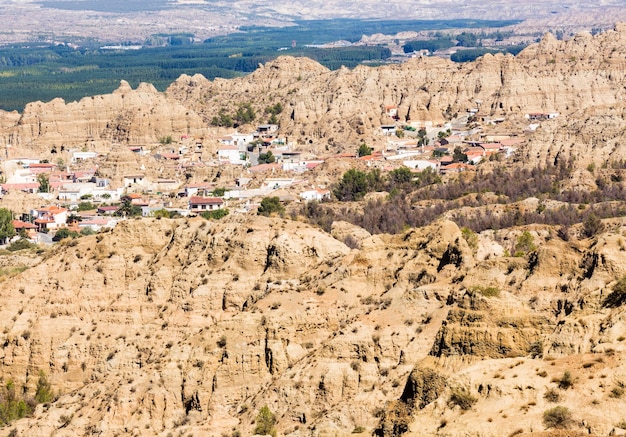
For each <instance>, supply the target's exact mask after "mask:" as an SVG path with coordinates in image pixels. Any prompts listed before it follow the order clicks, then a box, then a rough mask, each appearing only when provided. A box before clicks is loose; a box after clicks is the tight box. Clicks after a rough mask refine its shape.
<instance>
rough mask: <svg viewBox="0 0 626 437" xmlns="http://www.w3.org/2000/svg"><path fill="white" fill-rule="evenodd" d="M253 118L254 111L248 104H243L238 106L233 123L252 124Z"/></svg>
mask: <svg viewBox="0 0 626 437" xmlns="http://www.w3.org/2000/svg"><path fill="white" fill-rule="evenodd" d="M255 118H256V114H255V113H254V109H252V105H251V104H250V103H243V104H241V105H239V108H237V112H236V113H235V121H236V122H237V124H246V123H252V122H253V121H254V119H255Z"/></svg>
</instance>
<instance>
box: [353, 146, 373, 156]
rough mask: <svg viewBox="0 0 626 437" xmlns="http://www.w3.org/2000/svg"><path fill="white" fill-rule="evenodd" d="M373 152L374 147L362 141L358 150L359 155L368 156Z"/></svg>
mask: <svg viewBox="0 0 626 437" xmlns="http://www.w3.org/2000/svg"><path fill="white" fill-rule="evenodd" d="M371 154H372V148H371V147H369V146H368V145H367V144H365V143H362V144H361V145H360V146H359V150H358V151H357V155H358V156H359V157H361V156H368V155H371Z"/></svg>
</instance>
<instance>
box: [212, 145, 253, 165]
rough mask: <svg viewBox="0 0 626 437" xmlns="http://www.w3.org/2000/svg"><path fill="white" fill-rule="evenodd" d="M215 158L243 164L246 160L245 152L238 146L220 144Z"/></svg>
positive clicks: (225, 161) (223, 161) (224, 161)
mask: <svg viewBox="0 0 626 437" xmlns="http://www.w3.org/2000/svg"><path fill="white" fill-rule="evenodd" d="M217 159H218V160H219V161H220V162H222V163H229V164H235V165H243V164H245V163H246V162H247V161H246V154H245V152H241V151H240V150H239V147H238V146H221V147H220V148H219V149H217Z"/></svg>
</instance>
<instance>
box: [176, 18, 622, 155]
mask: <svg viewBox="0 0 626 437" xmlns="http://www.w3.org/2000/svg"><path fill="white" fill-rule="evenodd" d="M625 40H626V26H624V25H617V26H616V27H615V29H614V30H611V31H608V32H605V33H602V34H599V35H596V36H591V34H589V33H581V34H578V35H577V36H576V37H574V38H572V39H570V40H568V41H558V40H556V39H555V38H554V37H553V36H552V35H551V34H547V35H546V36H545V37H544V38H543V39H542V40H541V42H539V43H538V44H534V45H531V46H529V47H528V48H527V49H525V50H524V51H522V52H521V53H520V54H519V55H518V56H517V57H513V56H510V55H508V56H504V55H496V56H492V55H486V56H484V57H482V58H480V59H478V60H477V61H476V62H472V63H467V64H455V63H452V62H449V61H445V60H442V59H438V58H422V59H415V60H412V61H409V62H407V63H405V64H402V65H393V66H381V67H376V68H373V67H366V66H360V67H357V68H355V69H353V70H348V69H344V68H342V69H339V70H337V71H328V70H325V69H324V68H322V67H320V66H319V65H317V64H315V63H314V62H312V61H310V60H306V59H293V58H279V59H277V60H276V61H273V62H270V63H268V64H266V65H265V66H262V67H261V68H259V70H257V71H256V72H255V73H253V74H251V75H249V76H246V77H243V78H237V79H233V80H228V81H224V80H216V81H214V82H210V81H207V80H205V79H204V78H202V77H199V76H194V77H193V78H189V77H181V78H180V79H179V80H177V81H176V82H175V83H173V84H172V85H171V86H170V88H169V89H168V91H167V94H168V95H169V96H171V97H173V98H176V99H178V100H180V101H181V102H182V103H183V104H184V105H187V106H189V107H191V108H193V109H194V110H196V111H197V112H198V113H201V114H202V115H203V116H204V118H205V120H207V121H208V120H210V118H211V117H212V116H213V115H215V114H216V113H217V112H218V110H219V109H220V108H230V109H232V107H233V106H234V105H235V104H236V103H238V102H252V103H253V105H254V106H255V108H256V109H257V113H259V114H260V113H262V112H263V109H264V108H265V107H266V106H267V105H269V104H274V103H277V102H281V103H282V104H283V105H284V107H285V110H284V111H283V113H282V114H281V115H280V123H281V128H282V132H283V133H284V134H285V135H287V136H289V137H290V138H294V139H297V140H298V141H299V142H300V143H301V144H303V145H304V144H307V145H308V144H310V143H314V144H318V145H325V144H328V145H330V146H334V145H338V147H339V146H342V147H346V146H348V145H349V146H350V147H353V145H354V144H355V143H356V142H357V141H358V140H360V139H367V140H368V141H372V142H374V144H376V143H377V142H380V137H378V138H377V137H376V136H375V135H374V129H375V128H377V127H378V126H380V125H381V124H384V123H388V122H389V121H390V119H389V118H387V117H386V116H385V115H384V106H385V105H397V106H398V115H399V116H400V119H401V121H422V122H423V121H432V122H434V123H435V124H437V123H443V122H444V121H445V120H446V119H449V118H450V117H451V116H452V115H453V114H463V113H465V111H466V110H467V109H469V108H471V107H474V106H476V103H475V102H476V100H481V101H482V105H481V108H482V111H483V112H484V113H485V114H488V115H495V116H500V115H506V116H507V117H510V118H512V119H517V120H520V119H522V117H523V116H524V114H525V113H527V112H551V111H556V112H560V113H562V114H564V115H569V114H572V113H574V112H576V111H582V110H586V109H588V108H601V109H602V110H604V109H607V108H609V107H612V106H614V107H617V108H623V98H624V89H623V87H622V86H621V84H622V83H623V81H624V78H625V74H626V70H625V67H626V63H625V62H624V57H625V55H626V53H625V49H624V47H625V45H624V41H625ZM566 123H567V122H566ZM304 147H311V146H304Z"/></svg>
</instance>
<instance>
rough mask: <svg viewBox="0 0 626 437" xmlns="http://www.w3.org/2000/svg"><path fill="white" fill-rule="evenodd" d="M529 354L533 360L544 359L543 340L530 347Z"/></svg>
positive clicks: (533, 343)
mask: <svg viewBox="0 0 626 437" xmlns="http://www.w3.org/2000/svg"><path fill="white" fill-rule="evenodd" d="M528 353H529V354H530V356H531V358H541V357H543V342H542V341H541V340H535V341H534V342H532V343H531V344H530V346H529V347H528Z"/></svg>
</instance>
